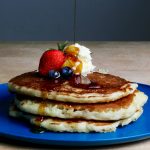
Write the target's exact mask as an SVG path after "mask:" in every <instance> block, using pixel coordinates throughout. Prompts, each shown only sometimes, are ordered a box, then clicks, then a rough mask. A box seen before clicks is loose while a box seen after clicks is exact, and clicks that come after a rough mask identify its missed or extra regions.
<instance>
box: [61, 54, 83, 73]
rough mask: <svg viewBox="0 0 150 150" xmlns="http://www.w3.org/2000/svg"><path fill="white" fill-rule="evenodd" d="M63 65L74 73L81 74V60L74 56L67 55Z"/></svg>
mask: <svg viewBox="0 0 150 150" xmlns="http://www.w3.org/2000/svg"><path fill="white" fill-rule="evenodd" d="M63 67H70V68H71V69H72V70H73V72H74V73H75V74H81V71H82V62H81V61H80V60H79V59H78V57H76V56H73V55H67V56H66V60H65V62H64V64H63Z"/></svg>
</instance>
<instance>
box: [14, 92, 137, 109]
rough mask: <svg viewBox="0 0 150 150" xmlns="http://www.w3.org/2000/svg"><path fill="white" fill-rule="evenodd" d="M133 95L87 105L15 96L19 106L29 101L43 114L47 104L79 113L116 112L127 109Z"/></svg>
mask: <svg viewBox="0 0 150 150" xmlns="http://www.w3.org/2000/svg"><path fill="white" fill-rule="evenodd" d="M134 96H135V93H133V94H130V95H128V96H126V97H124V98H121V99H119V100H116V101H114V102H109V103H94V104H88V103H84V104H81V103H69V102H59V101H54V100H52V101H50V100H43V99H42V98H35V97H30V96H25V95H17V96H16V97H17V99H18V100H20V101H21V104H22V105H23V103H24V102H23V100H31V101H33V102H35V103H39V104H40V107H39V111H40V112H43V111H42V110H44V109H45V108H46V107H48V104H49V103H50V104H51V105H52V106H57V107H58V108H60V109H68V110H69V109H73V110H75V111H81V110H89V111H97V112H101V111H107V110H114V111H115V110H118V109H121V108H125V109H126V108H128V107H129V106H130V104H131V103H132V102H133V99H134Z"/></svg>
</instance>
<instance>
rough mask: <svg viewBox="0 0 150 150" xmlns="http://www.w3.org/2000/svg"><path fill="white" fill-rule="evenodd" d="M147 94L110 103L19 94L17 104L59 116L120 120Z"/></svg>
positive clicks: (131, 113) (129, 113) (143, 102)
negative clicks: (62, 100)
mask: <svg viewBox="0 0 150 150" xmlns="http://www.w3.org/2000/svg"><path fill="white" fill-rule="evenodd" d="M146 101H147V96H146V95H145V94H144V93H143V92H140V91H136V92H134V94H130V95H128V96H126V97H124V98H121V99H119V100H116V101H114V102H109V103H93V104H89V103H84V104H81V103H68V102H59V101H53V100H52V101H50V100H43V99H42V98H36V97H30V96H24V95H17V96H16V98H15V104H16V106H17V107H18V108H19V109H21V110H22V111H24V112H28V113H31V114H36V115H41V116H51V117H59V118H65V119H70V118H83V119H88V120H89V119H92V120H120V119H124V118H128V117H130V116H131V115H133V114H134V113H135V111H136V110H137V109H139V108H141V107H142V106H143V105H144V104H145V102H146Z"/></svg>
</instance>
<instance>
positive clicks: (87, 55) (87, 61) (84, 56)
mask: <svg viewBox="0 0 150 150" xmlns="http://www.w3.org/2000/svg"><path fill="white" fill-rule="evenodd" d="M74 46H75V47H78V48H79V53H78V58H79V60H80V61H82V65H83V66H82V71H81V75H83V76H86V75H87V74H89V73H91V72H93V71H94V69H95V66H94V65H93V64H92V57H91V51H90V49H89V48H87V47H85V46H83V45H80V44H78V43H75V44H74Z"/></svg>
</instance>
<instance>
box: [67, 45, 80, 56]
mask: <svg viewBox="0 0 150 150" xmlns="http://www.w3.org/2000/svg"><path fill="white" fill-rule="evenodd" d="M64 52H65V53H66V54H70V55H73V56H77V55H78V54H79V48H78V47H75V46H74V45H70V46H68V47H67V48H66V49H65V50H64Z"/></svg>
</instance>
